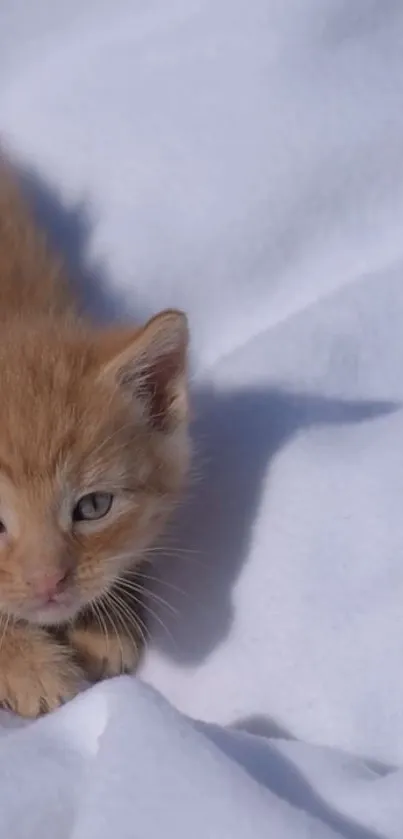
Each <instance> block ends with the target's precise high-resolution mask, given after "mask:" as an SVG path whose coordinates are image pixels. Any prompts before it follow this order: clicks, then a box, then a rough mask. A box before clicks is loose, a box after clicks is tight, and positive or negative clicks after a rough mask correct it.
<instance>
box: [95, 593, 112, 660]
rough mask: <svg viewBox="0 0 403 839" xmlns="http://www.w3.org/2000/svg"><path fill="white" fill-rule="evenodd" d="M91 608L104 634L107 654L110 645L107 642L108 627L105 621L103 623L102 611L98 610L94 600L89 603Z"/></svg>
mask: <svg viewBox="0 0 403 839" xmlns="http://www.w3.org/2000/svg"><path fill="white" fill-rule="evenodd" d="M91 608H92V610H93V613H94V615H95V617H96V619H97V621H98V624H99V627H100V629H101V632H103V633H104V635H105V642H106V655H108V653H109V646H110V643H109V632H108V627H107V625H106V623H105V619H104V617H103V615H102V612H101V610H100V608H99V604H98V603H97V602H96V601H95V600H94V602H93V603H92V604H91Z"/></svg>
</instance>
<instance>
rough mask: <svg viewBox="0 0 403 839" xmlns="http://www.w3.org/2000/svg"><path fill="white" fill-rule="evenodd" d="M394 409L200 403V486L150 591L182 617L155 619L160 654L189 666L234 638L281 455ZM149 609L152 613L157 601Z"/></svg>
mask: <svg viewBox="0 0 403 839" xmlns="http://www.w3.org/2000/svg"><path fill="white" fill-rule="evenodd" d="M397 407H398V406H397V405H396V404H394V403H389V402H372V401H369V402H365V401H364V402H358V401H357V402H352V401H350V402H349V401H343V400H341V399H328V398H325V397H321V396H316V395H313V394H306V393H288V392H286V391H283V390H280V389H277V388H276V389H275V388H273V389H272V390H267V391H260V390H242V391H237V392H233V393H226V394H222V393H216V392H210V393H208V392H205V393H199V394H196V395H195V415H196V417H197V420H196V422H195V427H194V439H195V441H196V446H197V448H198V452H197V454H196V464H195V473H196V480H195V482H194V485H193V487H192V489H191V492H190V494H189V500H188V502H187V503H186V504H185V505H184V507H183V508H182V509H181V510H180V512H179V515H178V519H177V521H176V522H174V523H173V527H172V528H171V532H170V533H168V534H167V535H166V536H165V539H164V543H163V544H164V546H165V545H166V546H167V550H166V557H163V558H162V559H161V560H160V562H159V564H158V565H159V568H158V570H159V573H160V575H161V585H160V586H159V587H156V588H155V589H154V590H155V592H157V594H158V596H159V597H161V598H164V599H166V600H168V601H169V604H170V606H171V607H173V609H174V610H175V612H176V613H177V615H175V613H173V612H172V611H171V609H168V608H166V609H165V608H164V607H163V606H161V607H160V608H159V610H158V612H159V614H158V618H159V621H161V622H162V623H163V624H164V625H165V629H164V627H163V626H161V623H160V622H159V621H158V623H157V622H156V626H155V628H154V635H153V639H154V642H155V643H156V644H158V645H159V646H161V647H163V649H164V652H166V653H168V654H169V655H170V656H172V657H174V658H175V659H177V660H179V661H180V662H182V663H184V664H189V665H193V664H195V663H197V662H200V661H202V660H203V659H204V658H205V657H206V656H207V655H208V654H209V653H210V652H211V651H212V650H213V649H214V647H215V646H216V645H218V644H220V643H221V642H222V641H223V640H224V639H225V637H226V635H227V634H228V632H229V630H230V627H231V623H232V617H233V607H232V599H231V592H232V589H233V586H234V584H235V583H236V580H237V577H238V575H239V573H240V571H241V568H242V565H243V562H244V561H245V559H246V558H247V556H248V552H249V545H250V539H251V532H252V527H253V523H254V520H255V517H256V511H257V510H258V508H259V501H260V493H261V484H262V481H263V479H265V478H266V475H267V471H268V467H269V466H270V463H271V462H273V460H274V458H275V457H276V455H277V453H278V452H279V450H280V449H281V448H282V447H283V446H285V445H286V444H287V443H288V441H289V440H290V439H291V438H292V437H293V436H294V435H296V434H298V433H299V432H301V431H302V430H303V429H305V428H309V427H314V426H321V425H329V424H330V425H332V424H333V425H335V424H337V425H338V424H350V423H360V422H364V421H369V420H371V419H374V418H376V417H380V416H382V415H384V414H388V413H390V412H392V411H393V410H396V409H397ZM176 551H178V552H177V554H176ZM268 561H269V558H268ZM150 605H152V608H153V610H155V609H156V604H155V602H154V601H153V600H152V599H151V601H150Z"/></svg>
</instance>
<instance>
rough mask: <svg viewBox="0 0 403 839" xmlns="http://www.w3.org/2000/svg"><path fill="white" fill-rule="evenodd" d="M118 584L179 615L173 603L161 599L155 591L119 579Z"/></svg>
mask: <svg viewBox="0 0 403 839" xmlns="http://www.w3.org/2000/svg"><path fill="white" fill-rule="evenodd" d="M116 584H117V586H118V587H119V588H123V589H126V590H127V591H128V592H132V591H134V592H136V593H137V594H140V595H143V596H144V597H150V598H151V599H152V600H154V601H155V602H156V603H159V604H160V605H161V606H165V607H166V608H167V609H169V610H170V611H171V612H172V613H173V614H174V615H175V616H177V615H178V611H177V609H175V607H174V606H172V605H171V603H168V601H167V600H165V599H164V598H163V597H160V595H159V594H156V593H155V592H154V591H148V589H144V588H143V587H142V586H139V585H136V583H134V582H133V581H131V580H121V579H119V578H118V580H117V583H116Z"/></svg>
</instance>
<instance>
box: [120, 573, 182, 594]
mask: <svg viewBox="0 0 403 839" xmlns="http://www.w3.org/2000/svg"><path fill="white" fill-rule="evenodd" d="M133 573H134V576H135V577H141V579H142V580H147V581H149V582H151V583H158V584H159V585H162V586H166V588H169V589H171V591H175V592H176V593H177V594H183V595H186V594H187V592H186V591H185V590H184V589H183V588H179V586H175V585H174V584H173V583H168V581H167V580H164V579H163V578H162V577H153V576H152V575H150V574H144V573H143V572H142V571H140V569H139V570H136V571H134V572H133Z"/></svg>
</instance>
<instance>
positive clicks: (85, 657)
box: [67, 614, 143, 681]
mask: <svg viewBox="0 0 403 839" xmlns="http://www.w3.org/2000/svg"><path fill="white" fill-rule="evenodd" d="M67 640H68V643H69V644H70V645H71V647H72V648H73V650H74V651H75V653H76V655H77V658H78V661H79V662H80V664H81V666H82V667H83V669H84V670H85V673H86V674H87V675H88V677H89V678H90V679H91V681H98V680H99V679H103V678H112V676H120V675H121V674H123V673H133V672H134V671H135V670H136V667H137V665H138V663H139V659H140V655H141V651H142V646H143V641H142V638H141V636H140V634H139V633H136V634H134V631H133V634H132V632H131V630H130V633H129V626H123V625H122V624H121V623H119V621H118V620H117V618H116V617H115V618H109V617H108V615H106V614H105V615H104V614H103V615H102V620H101V621H100V620H99V619H97V618H96V617H95V615H93V614H86V615H85V616H84V617H83V618H81V619H79V620H78V621H77V623H76V624H75V625H74V626H73V627H71V628H69V629H68V631H67Z"/></svg>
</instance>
